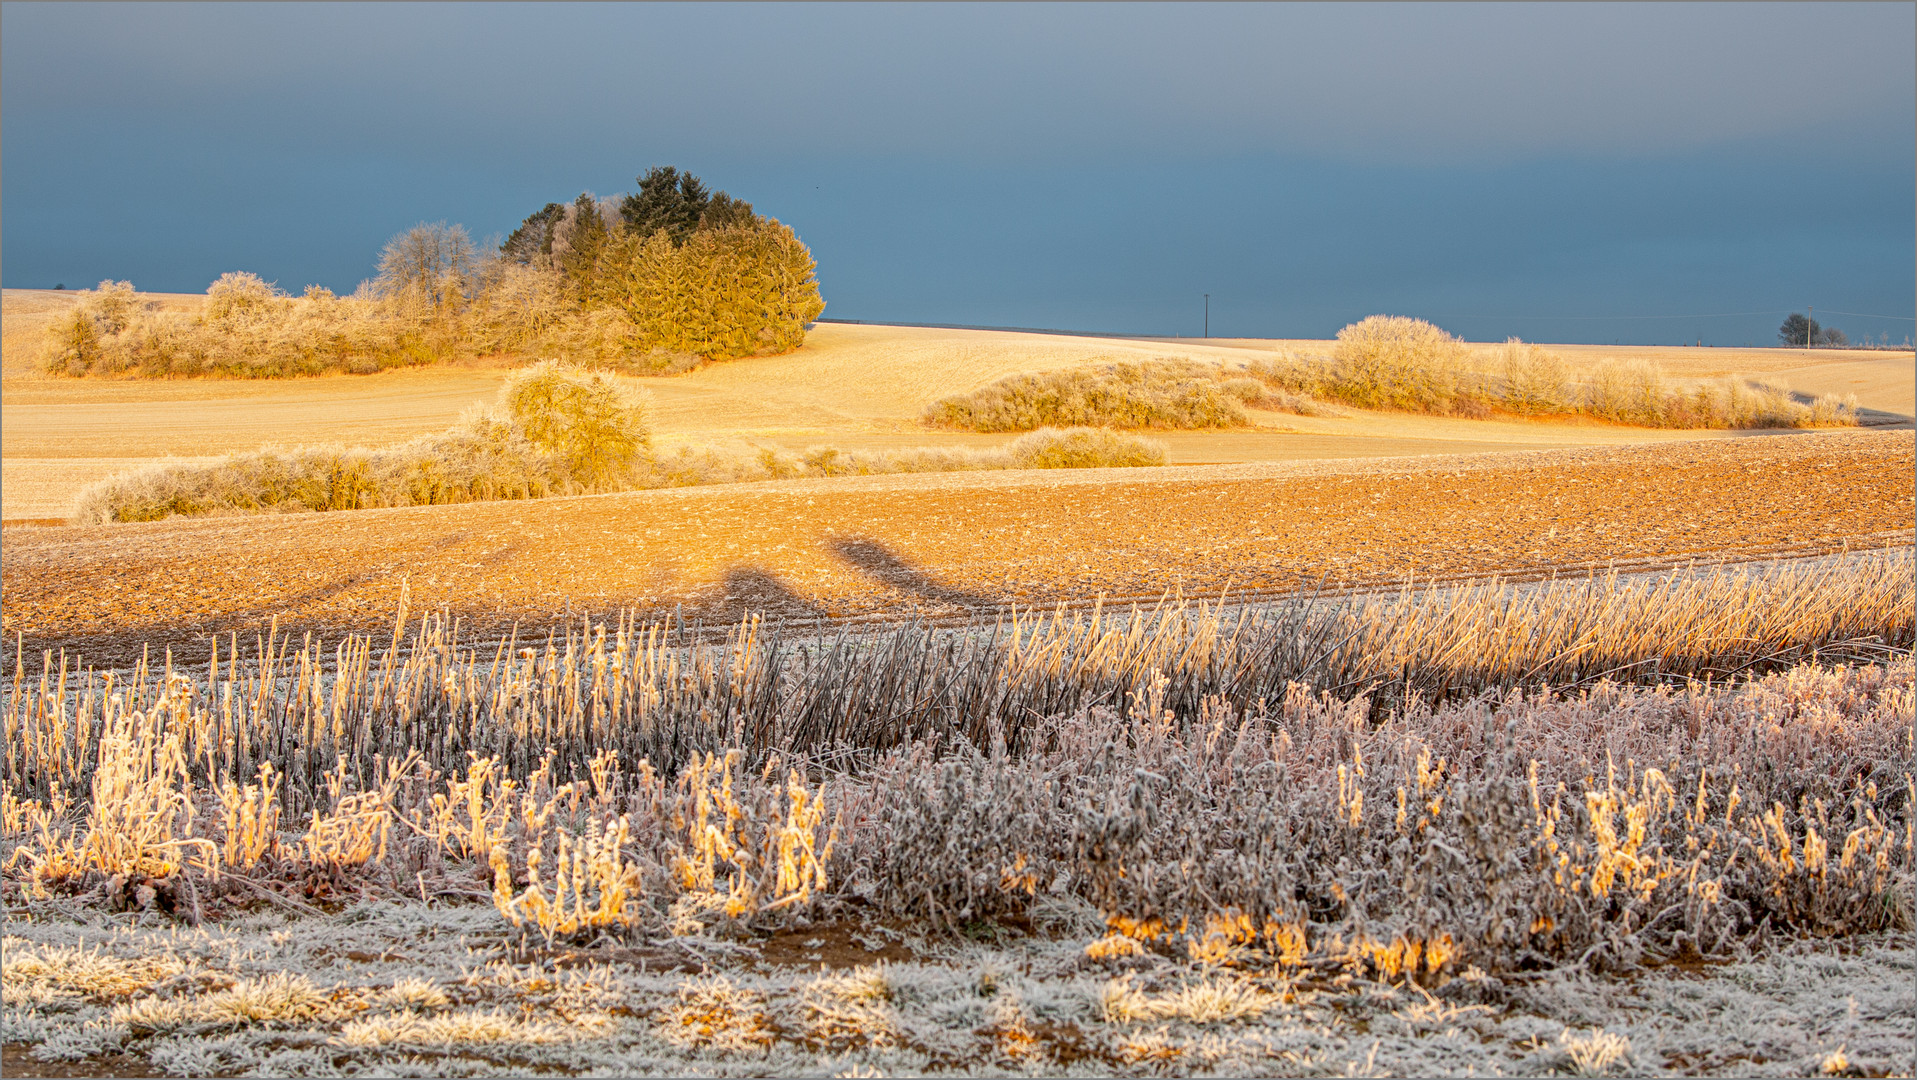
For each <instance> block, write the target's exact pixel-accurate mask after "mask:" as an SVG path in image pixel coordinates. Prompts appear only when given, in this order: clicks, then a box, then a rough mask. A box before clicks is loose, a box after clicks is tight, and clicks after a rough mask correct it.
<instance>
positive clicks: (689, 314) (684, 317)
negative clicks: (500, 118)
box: [500, 166, 825, 359]
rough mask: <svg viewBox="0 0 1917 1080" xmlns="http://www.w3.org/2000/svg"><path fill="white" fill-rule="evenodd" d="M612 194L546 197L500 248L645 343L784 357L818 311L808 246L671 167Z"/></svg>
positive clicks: (573, 301) (704, 352) (673, 349)
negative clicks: (618, 319) (614, 317)
mask: <svg viewBox="0 0 1917 1080" xmlns="http://www.w3.org/2000/svg"><path fill="white" fill-rule="evenodd" d="M638 183H639V190H638V191H636V192H634V193H632V194H629V195H626V196H624V197H623V198H618V199H599V198H595V197H594V196H593V195H591V194H590V193H583V194H581V195H580V196H579V197H578V198H576V199H574V200H573V201H572V202H570V203H547V204H546V205H545V206H544V207H542V208H540V209H539V210H538V211H536V212H534V213H533V214H532V215H530V216H529V217H527V218H526V220H525V221H524V222H522V223H521V224H520V226H519V228H517V229H515V230H513V233H512V235H510V236H508V237H507V238H506V240H505V242H504V243H502V244H501V245H500V255H501V257H502V258H504V259H506V260H507V261H509V262H511V263H513V264H516V265H518V266H521V267H525V268H528V269H530V270H534V271H540V272H545V273H550V274H552V275H554V276H555V278H556V279H557V280H558V282H559V283H560V291H561V293H562V294H563V296H564V297H565V299H566V301H567V303H568V304H569V305H571V306H572V307H574V308H576V309H577V310H580V311H605V312H616V313H617V314H618V315H620V316H623V318H624V321H625V322H626V323H627V324H629V325H630V327H631V331H632V333H633V336H634V337H635V339H636V340H637V341H638V342H639V343H640V344H641V345H642V346H643V347H644V348H647V349H650V350H658V351H662V352H666V353H689V354H693V355H696V356H701V357H704V358H706V359H723V358H730V357H737V356H752V355H759V354H763V353H776V352H786V351H788V350H790V349H793V348H796V347H798V345H800V344H801V343H802V342H803V341H804V339H805V327H806V324H807V323H809V322H811V321H812V320H813V319H816V318H818V316H819V313H820V312H822V311H824V310H825V303H824V301H823V300H821V299H820V298H819V288H818V282H817V280H816V279H815V277H814V276H813V275H814V270H815V269H816V264H815V263H814V262H813V260H812V254H811V252H809V251H807V250H806V248H805V245H804V244H802V243H800V242H799V238H798V236H797V235H796V234H795V233H794V232H793V231H792V230H791V229H790V228H788V227H786V226H785V225H782V224H780V223H779V222H777V221H775V220H772V219H769V218H764V217H761V216H759V215H758V214H756V213H754V212H753V209H752V204H751V203H748V202H745V201H744V200H742V199H735V198H733V197H732V196H731V195H728V194H726V193H725V192H723V191H720V192H711V191H708V190H707V188H706V185H705V184H704V183H703V182H702V181H701V180H700V179H699V178H698V177H696V176H693V175H692V174H691V173H681V172H680V171H679V170H678V169H676V168H673V167H671V166H660V167H657V168H654V169H651V170H649V171H648V172H647V173H646V174H645V175H644V176H641V177H639V178H638Z"/></svg>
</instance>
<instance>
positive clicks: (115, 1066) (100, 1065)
mask: <svg viewBox="0 0 1917 1080" xmlns="http://www.w3.org/2000/svg"><path fill="white" fill-rule="evenodd" d="M158 1075H159V1070H158V1069H155V1068H154V1067H153V1066H152V1065H151V1064H149V1063H148V1062H147V1060H146V1059H145V1058H143V1057H140V1056H138V1055H136V1054H107V1055H103V1056H101V1057H91V1058H87V1059H85V1060H83V1061H41V1060H40V1059H39V1058H36V1057H34V1056H33V1047H32V1046H30V1045H28V1044H26V1043H7V1044H6V1045H5V1046H4V1047H0V1076H6V1077H8V1078H9V1080H11V1078H12V1077H15V1076H60V1077H66V1076H158Z"/></svg>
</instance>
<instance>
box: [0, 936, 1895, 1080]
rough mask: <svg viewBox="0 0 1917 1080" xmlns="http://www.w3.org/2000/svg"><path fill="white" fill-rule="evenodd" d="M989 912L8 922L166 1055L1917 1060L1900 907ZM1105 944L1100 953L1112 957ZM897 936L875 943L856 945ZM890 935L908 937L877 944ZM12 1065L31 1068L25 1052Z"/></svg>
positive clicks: (1092, 1069)
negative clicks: (1430, 967) (1778, 926)
mask: <svg viewBox="0 0 1917 1080" xmlns="http://www.w3.org/2000/svg"><path fill="white" fill-rule="evenodd" d="M1055 914H1056V916H1057V918H1056V920H1055V923H1054V924H1053V929H1054V931H1056V930H1057V929H1058V928H1060V927H1070V926H1073V925H1076V926H1077V927H1078V928H1079V931H1080V932H1078V933H1070V932H1067V933H1062V934H1061V933H1057V932H1053V933H1025V932H1023V931H1022V930H1020V929H1016V928H1013V927H1010V926H1003V925H989V924H987V925H984V926H982V928H976V929H977V930H978V932H976V933H974V934H972V935H970V936H958V937H946V938H941V939H936V940H928V939H924V938H920V937H917V936H914V935H913V934H912V933H911V932H909V931H908V932H903V933H902V932H900V931H899V930H896V929H894V928H892V927H889V926H886V925H883V924H879V923H871V924H856V923H843V922H842V923H837V924H831V925H815V926H812V927H809V928H808V927H799V928H796V929H794V930H790V931H786V932H783V933H781V934H780V935H774V936H772V937H764V936H759V937H745V938H733V939H726V938H721V937H713V936H706V935H697V936H690V937H682V938H667V939H660V940H659V941H657V942H654V943H652V944H648V945H641V946H635V947H623V948H616V949H606V948H603V947H601V948H596V949H594V948H587V949H571V950H568V949H557V950H536V951H533V952H522V951H517V950H516V949H515V947H514V946H513V944H512V942H511V940H510V938H509V935H508V933H507V932H506V930H505V928H503V927H502V926H501V924H500V921H499V919H498V916H497V914H496V913H495V912H494V911H493V910H492V909H491V907H490V906H486V905H478V904H461V905H452V906H439V905H432V906H428V905H422V904H420V903H417V902H410V903H407V902H395V901H384V902H367V903H361V904H358V905H355V906H352V907H349V908H347V909H345V910H343V911H341V912H339V913H336V914H331V915H325V916H320V917H314V916H303V915H297V914H284V913H281V912H279V911H276V910H272V909H267V910H264V911H259V912H255V913H252V914H249V915H245V916H241V917H238V918H235V919H232V920H229V921H227V922H225V923H224V924H221V925H218V926H214V925H212V924H208V925H205V926H202V927H200V928H198V929H188V928H184V927H178V926H162V925H141V924H139V923H138V922H134V921H129V917H127V916H110V915H103V914H100V913H98V912H93V911H84V910H80V909H76V908H72V907H68V906H65V905H62V904H57V903H46V904H35V905H33V907H32V909H31V910H29V911H20V910H18V909H16V913H15V917H13V918H10V919H9V921H8V923H7V926H6V939H5V959H4V964H5V972H4V984H5V1014H4V1031H3V1032H0V1037H3V1038H4V1040H5V1042H7V1043H8V1044H27V1045H28V1046H30V1047H31V1049H30V1052H29V1055H28V1056H27V1057H26V1058H24V1059H22V1058H19V1057H15V1058H14V1059H13V1060H14V1061H15V1063H16V1064H17V1065H19V1066H24V1068H22V1069H20V1070H19V1071H21V1072H28V1071H31V1069H32V1066H33V1065H35V1064H40V1063H45V1064H48V1065H52V1064H54V1063H65V1067H68V1068H72V1067H75V1066H77V1067H79V1068H82V1069H84V1068H85V1067H86V1064H87V1063H88V1062H90V1061H99V1060H102V1059H105V1058H108V1057H110V1056H113V1055H119V1054H126V1053H130V1054H132V1055H135V1056H136V1058H139V1059H144V1060H145V1061H146V1062H148V1063H150V1065H151V1067H152V1068H153V1069H154V1070H155V1071H156V1072H161V1073H166V1074H169V1075H188V1076H211V1075H270V1076H331V1075H381V1076H415V1075H416V1076H473V1075H498V1074H513V1075H531V1074H564V1073H579V1072H584V1073H591V1074H596V1075H607V1074H630V1075H767V1074H770V1075H820V1076H880V1075H911V1074H920V1073H927V1072H937V1073H951V1074H955V1075H1113V1074H1117V1075H1166V1074H1169V1075H1205V1074H1220V1075H1244V1074H1266V1075H1302V1076H1350V1075H1374V1076H1439V1075H1544V1074H1559V1075H1587V1076H1589V1075H1719V1076H1749V1075H1766V1076H1789V1075H1798V1076H1801V1075H1815V1074H1820V1073H1822V1074H1832V1075H1869V1076H1881V1075H1897V1074H1902V1075H1908V1074H1909V1073H1910V1071H1911V1069H1912V1065H1913V1061H1912V1031H1911V1028H1912V1019H1911V1018H1912V1016H1913V1015H1917V1000H1914V999H1913V987H1914V986H1917V981H1914V975H1917V972H1914V971H1913V966H1914V964H1913V960H1914V958H1917V953H1914V952H1913V948H1912V942H1911V940H1910V935H1909V934H1904V933H1899V934H1879V935H1868V936H1860V937H1854V938H1851V939H1849V940H1847V941H1844V942H1841V943H1834V942H1830V941H1828V940H1825V941H1814V940H1808V939H1799V940H1777V941H1773V942H1772V943H1771V944H1770V945H1768V946H1767V947H1765V948H1762V949H1760V950H1756V951H1755V952H1754V954H1753V955H1750V956H1747V957H1746V958H1744V959H1742V960H1739V961H1736V962H1729V963H1724V964H1715V965H1684V966H1677V965H1669V966H1663V967H1653V968H1650V969H1647V970H1643V971H1640V972H1636V973H1633V974H1630V975H1626V976H1597V975H1592V974H1589V973H1584V972H1582V971H1580V970H1578V969H1575V968H1562V969H1558V970H1555V971H1550V972H1540V973H1528V974H1510V975H1506V976H1504V977H1502V978H1493V977H1489V976H1484V975H1482V974H1480V973H1476V972H1473V971H1469V970H1467V971H1466V972H1465V973H1463V974H1462V975H1461V976H1459V977H1457V978H1452V979H1450V980H1447V981H1444V982H1443V983H1442V985H1437V986H1434V987H1432V988H1430V989H1425V988H1421V987H1419V986H1418V985H1416V984H1415V983H1413V982H1411V981H1408V980H1403V979H1400V980H1397V981H1395V982H1392V981H1382V980H1374V979H1362V978H1354V977H1352V976H1350V975H1348V974H1344V975H1332V976H1329V977H1325V976H1321V975H1314V976H1311V977H1307V978H1297V977H1288V976H1287V975H1286V974H1285V970H1286V969H1283V968H1281V967H1260V966H1259V965H1256V964H1249V963H1242V962H1241V963H1232V962H1229V961H1228V962H1227V963H1224V964H1205V963H1197V962H1193V961H1190V960H1186V959H1183V958H1172V957H1167V956H1164V955H1161V954H1159V953H1156V952H1152V951H1150V950H1140V951H1137V952H1134V953H1132V954H1130V955H1124V956H1118V955H1114V954H1113V951H1112V950H1109V949H1106V950H1101V949H1098V948H1096V947H1093V948H1090V949H1088V945H1089V946H1095V945H1096V941H1097V939H1096V938H1095V935H1094V934H1093V933H1092V932H1091V930H1090V927H1091V926H1092V925H1094V924H1095V922H1096V919H1095V918H1093V917H1091V913H1090V912H1080V911H1076V910H1066V909H1062V910H1061V911H1059V912H1057V913H1055ZM1095 955H1098V957H1099V958H1095ZM871 957H880V958H881V959H877V960H875V961H874V962H871V963H858V962H857V961H859V960H861V959H866V958H871ZM885 958H889V959H885ZM10 1071H11V1070H10Z"/></svg>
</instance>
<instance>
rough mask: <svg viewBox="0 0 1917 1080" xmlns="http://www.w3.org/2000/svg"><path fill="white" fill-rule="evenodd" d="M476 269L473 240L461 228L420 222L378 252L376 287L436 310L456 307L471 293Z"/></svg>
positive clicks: (461, 226) (462, 227) (463, 227)
mask: <svg viewBox="0 0 1917 1080" xmlns="http://www.w3.org/2000/svg"><path fill="white" fill-rule="evenodd" d="M476 269H477V267H476V263H475V251H474V249H473V238H472V237H470V236H468V235H467V234H466V227H465V226H464V225H448V224H446V223H445V222H443V221H438V222H434V223H432V224H430V225H428V224H426V223H425V222H421V223H419V224H418V225H415V226H413V227H412V228H410V229H408V230H406V231H405V232H403V233H400V234H399V235H398V236H395V237H393V238H392V240H390V241H388V242H387V244H386V250H384V251H382V252H380V255H379V286H380V290H381V291H382V292H384V293H386V294H387V295H390V296H402V297H406V298H409V299H413V300H416V301H418V302H422V303H424V304H425V305H426V306H427V307H429V308H433V309H435V310H438V309H444V308H447V307H456V306H458V305H459V304H460V303H461V302H462V301H464V300H465V299H466V298H467V297H468V296H469V295H470V294H471V290H472V287H473V285H474V282H475V281H476V279H477V274H476V273H475V271H476Z"/></svg>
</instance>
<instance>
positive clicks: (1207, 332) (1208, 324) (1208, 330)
mask: <svg viewBox="0 0 1917 1080" xmlns="http://www.w3.org/2000/svg"><path fill="white" fill-rule="evenodd" d="M1205 336H1206V337H1210V336H1211V294H1210V293H1206V294H1205Z"/></svg>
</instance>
